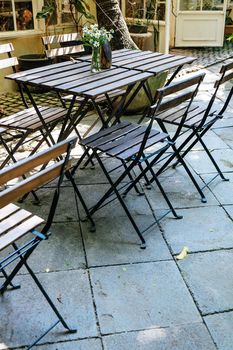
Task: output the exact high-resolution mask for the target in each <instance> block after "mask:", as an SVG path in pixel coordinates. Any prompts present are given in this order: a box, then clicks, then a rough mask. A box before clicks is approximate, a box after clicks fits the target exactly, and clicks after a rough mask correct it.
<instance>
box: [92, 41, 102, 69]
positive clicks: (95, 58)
mask: <svg viewBox="0 0 233 350" xmlns="http://www.w3.org/2000/svg"><path fill="white" fill-rule="evenodd" d="M99 71H100V48H99V47H92V59H91V72H92V73H96V72H99Z"/></svg>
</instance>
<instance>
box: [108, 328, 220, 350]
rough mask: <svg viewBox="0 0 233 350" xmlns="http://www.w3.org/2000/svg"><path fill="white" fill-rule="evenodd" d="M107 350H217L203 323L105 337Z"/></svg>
mask: <svg viewBox="0 0 233 350" xmlns="http://www.w3.org/2000/svg"><path fill="white" fill-rule="evenodd" d="M103 342H104V349H105V350H119V349H120V350H128V349H133V350H191V349H192V350H216V349H217V348H216V346H215V345H214V343H213V340H212V339H211V337H210V335H209V333H208V331H207V329H206V327H205V326H204V324H203V323H192V324H187V325H185V326H182V327H168V328H159V329H150V330H145V331H139V332H130V333H123V334H116V335H109V336H105V337H103Z"/></svg>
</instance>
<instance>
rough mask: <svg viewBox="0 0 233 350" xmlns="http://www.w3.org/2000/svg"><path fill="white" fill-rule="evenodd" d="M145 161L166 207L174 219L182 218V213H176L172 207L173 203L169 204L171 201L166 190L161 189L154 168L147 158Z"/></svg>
mask: <svg viewBox="0 0 233 350" xmlns="http://www.w3.org/2000/svg"><path fill="white" fill-rule="evenodd" d="M145 162H146V165H147V167H148V170H149V171H150V173H151V175H152V178H153V179H154V181H155V182H156V185H157V186H158V188H159V190H160V192H161V193H162V195H163V198H164V199H165V201H166V202H167V205H168V207H169V208H170V210H171V212H172V214H173V215H174V217H175V218H176V219H182V218H183V216H182V215H178V214H177V212H176V211H175V209H174V207H173V205H172V204H171V202H170V200H169V198H168V196H167V194H166V192H165V191H164V189H163V186H162V185H161V183H160V182H159V180H158V178H157V176H156V174H155V172H154V170H153V169H152V167H151V166H150V163H149V162H148V160H147V159H146V160H145Z"/></svg>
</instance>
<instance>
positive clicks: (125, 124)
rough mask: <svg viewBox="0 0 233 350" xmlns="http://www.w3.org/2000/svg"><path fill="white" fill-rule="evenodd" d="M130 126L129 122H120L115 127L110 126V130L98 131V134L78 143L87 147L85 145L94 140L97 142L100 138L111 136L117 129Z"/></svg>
mask: <svg viewBox="0 0 233 350" xmlns="http://www.w3.org/2000/svg"><path fill="white" fill-rule="evenodd" d="M130 124H131V123H130V122H127V121H124V122H121V123H119V124H116V125H114V126H112V127H111V128H107V129H103V130H100V131H99V132H98V133H96V134H94V135H91V136H88V137H86V138H85V139H84V140H82V141H81V142H80V144H82V145H84V146H85V145H87V144H89V143H91V142H93V141H95V140H98V139H99V138H102V137H103V136H105V135H109V134H111V133H112V132H114V131H117V130H119V129H122V128H125V127H127V126H128V125H130Z"/></svg>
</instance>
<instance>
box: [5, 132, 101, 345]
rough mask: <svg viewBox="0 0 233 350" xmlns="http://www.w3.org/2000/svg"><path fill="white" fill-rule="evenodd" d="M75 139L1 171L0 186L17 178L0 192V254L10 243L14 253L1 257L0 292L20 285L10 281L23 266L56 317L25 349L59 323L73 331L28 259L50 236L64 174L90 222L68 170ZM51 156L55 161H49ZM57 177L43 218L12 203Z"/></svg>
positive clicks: (51, 159)
mask: <svg viewBox="0 0 233 350" xmlns="http://www.w3.org/2000/svg"><path fill="white" fill-rule="evenodd" d="M76 140H77V139H76V138H73V139H69V140H66V141H63V142H60V143H58V144H57V145H55V146H53V147H51V148H49V149H47V150H46V151H44V152H40V153H37V154H35V155H33V156H31V157H29V158H27V159H25V160H22V161H20V162H17V163H15V164H13V165H11V166H8V167H6V168H5V169H3V170H1V171H0V186H2V187H3V186H5V185H6V184H7V183H8V182H9V181H12V180H13V179H17V181H16V182H15V183H14V184H13V185H12V183H11V186H9V187H5V189H3V190H2V191H1V192H0V253H1V254H2V252H4V250H5V249H6V248H8V250H9V246H12V247H13V252H10V253H9V252H8V253H7V254H6V256H5V257H1V258H0V272H2V274H3V276H4V277H5V278H1V279H0V280H2V279H3V280H4V282H3V284H2V285H1V286H0V294H3V293H5V292H6V290H8V289H9V287H10V289H18V288H19V286H16V285H14V284H13V279H14V277H15V276H16V275H17V273H18V272H19V271H20V270H21V268H22V267H23V266H24V267H25V268H26V269H27V271H28V273H29V274H30V275H31V277H32V279H33V280H34V282H35V283H36V285H37V286H38V288H39V289H40V291H41V293H42V294H43V296H44V298H45V299H46V300H47V302H48V304H49V306H50V307H51V309H52V310H53V312H54V313H55V315H56V316H57V320H56V322H55V323H54V324H52V325H51V326H50V327H49V328H48V329H47V330H46V332H44V333H43V335H42V336H40V337H39V338H38V339H37V340H36V341H35V342H34V343H33V344H32V345H30V346H29V347H28V349H31V348H32V347H33V346H34V345H35V344H37V343H38V341H39V340H41V339H42V338H43V337H44V336H45V335H46V334H47V333H48V332H50V331H51V330H52V329H53V328H54V327H55V326H56V325H57V324H58V323H61V324H62V325H63V327H64V328H65V329H66V330H67V331H68V332H71V333H73V332H76V330H75V329H72V328H70V327H69V326H68V325H67V323H66V322H65V320H64V318H63V317H62V316H61V314H60V313H59V311H58V309H57V308H56V306H55V305H54V303H53V301H52V300H51V299H50V297H49V296H48V294H47V293H46V291H45V289H44V288H43V286H42V285H41V283H40V281H39V280H38V277H37V276H36V275H35V273H34V272H33V271H32V269H31V267H30V266H29V264H28V258H29V257H30V256H31V254H32V253H33V252H34V250H35V249H36V247H37V246H38V245H39V243H40V242H42V241H44V240H46V239H48V238H49V235H50V233H49V230H50V227H51V224H52V221H53V218H54V214H55V211H56V207H57V204H58V200H59V196H60V187H61V184H62V181H63V178H64V175H66V177H67V178H68V179H69V180H71V183H72V185H73V186H74V189H75V192H76V194H77V195H78V197H79V199H80V200H81V203H82V204H83V206H84V209H85V211H86V214H87V216H88V217H89V218H90V220H91V222H92V223H93V221H92V219H91V217H90V216H89V213H88V210H87V208H86V206H85V203H84V201H83V199H82V197H81V194H80V192H79V190H78V188H77V186H76V185H75V183H74V180H73V178H72V176H71V174H70V172H69V168H70V166H71V157H70V152H71V150H72V148H73V147H74V146H75V143H76ZM54 159H56V160H57V161H56V162H51V161H53V160H54ZM58 159H59V161H58ZM24 173H30V174H31V175H30V176H28V177H27V179H23V180H20V179H19V177H21V176H22V175H23V174H24ZM56 178H58V181H57V185H56V188H55V190H54V195H53V199H52V203H51V207H50V211H49V214H48V218H47V220H46V221H44V219H42V218H40V217H39V216H36V215H34V214H32V213H31V212H29V211H27V210H24V209H20V207H18V206H16V205H15V204H13V203H11V202H12V201H14V200H16V199H17V198H18V197H19V196H22V195H23V194H24V193H26V192H28V191H31V190H32V189H35V188H38V187H39V186H42V185H44V184H45V183H48V182H49V181H51V180H54V179H56ZM41 224H44V226H43V228H42V229H41V230H40V231H39V230H38V229H37V226H39V225H41ZM93 224H94V223H93ZM24 236H25V237H28V240H27V241H26V243H25V242H24V243H23V244H22V243H18V241H19V240H20V239H21V238H22V237H24ZM12 265H13V267H12V269H11V272H8V270H7V272H6V267H7V266H8V268H9V267H10V266H12Z"/></svg>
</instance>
